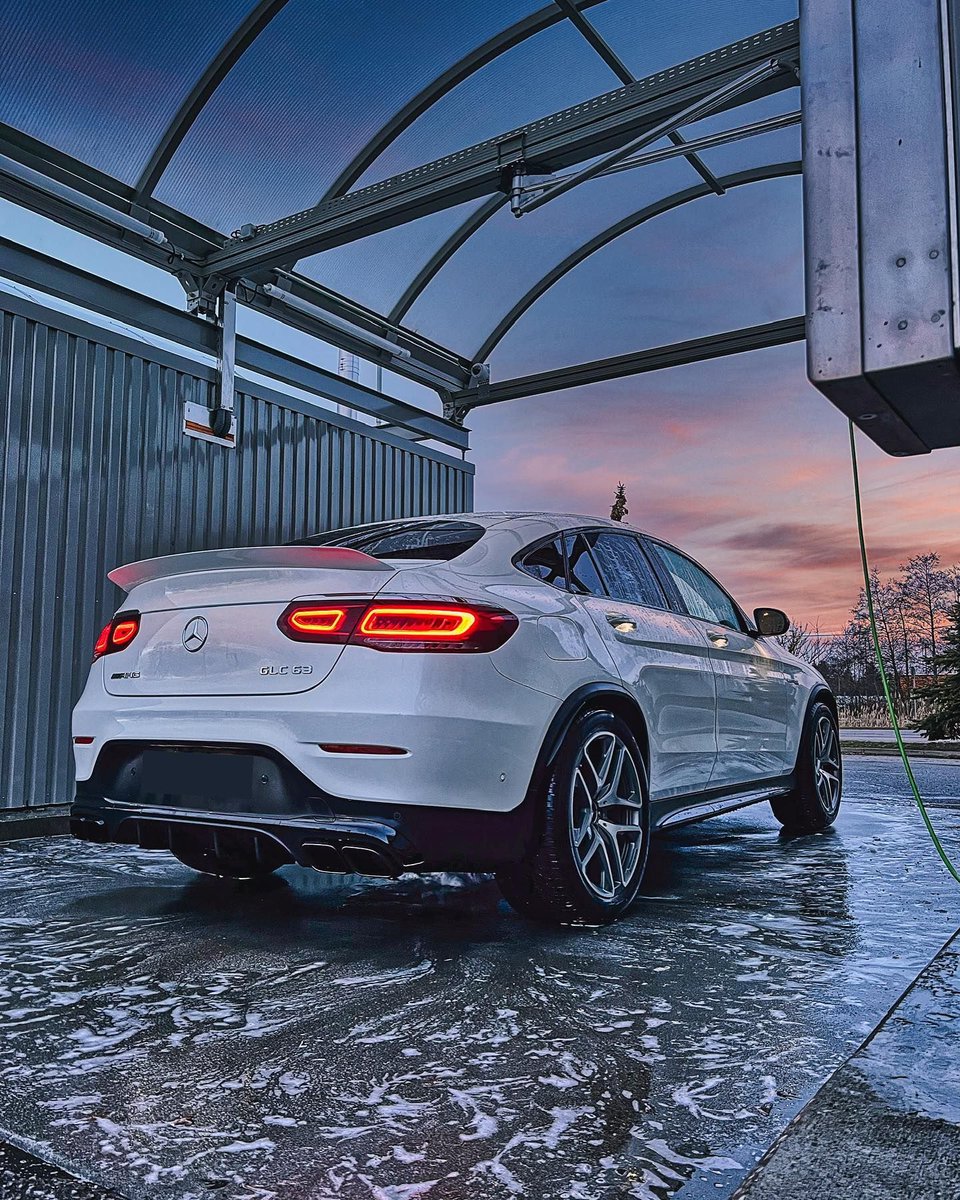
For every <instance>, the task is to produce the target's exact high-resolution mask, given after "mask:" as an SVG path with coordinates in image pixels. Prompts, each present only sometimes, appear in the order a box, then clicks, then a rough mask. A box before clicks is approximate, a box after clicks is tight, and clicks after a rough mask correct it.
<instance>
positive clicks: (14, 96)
mask: <svg viewBox="0 0 960 1200" xmlns="http://www.w3.org/2000/svg"><path fill="white" fill-rule="evenodd" d="M252 7H253V0H163V3H161V4H152V5H150V6H144V5H140V4H133V3H131V2H130V0H42V2H41V0H4V3H2V4H0V120H3V121H6V122H7V124H9V125H13V126H14V127H15V128H17V129H20V130H21V131H22V132H24V133H28V134H30V136H31V137H34V138H37V139H38V140H40V141H42V142H46V143H48V144H49V145H51V146H53V147H55V148H56V149H57V150H61V151H63V152H65V153H66V154H70V155H72V156H73V157H74V158H78V159H80V160H81V161H83V162H85V163H89V164H91V165H92V166H94V167H97V168H98V169H99V170H101V171H105V172H106V173H107V174H109V175H113V176H115V177H116V178H118V179H121V180H123V181H124V182H125V183H133V182H134V180H135V179H136V178H137V176H138V175H139V173H140V171H141V170H142V169H143V167H144V166H145V165H146V164H147V161H148V160H149V158H150V155H151V153H152V151H153V149H154V146H155V145H156V144H157V142H158V141H159V140H160V138H161V136H162V135H163V132H164V129H165V128H166V125H167V123H168V122H169V121H170V120H171V118H172V117H173V116H174V115H175V113H176V112H177V110H178V108H179V107H180V104H181V103H182V101H183V100H184V99H185V98H186V97H187V96H188V95H189V93H190V91H191V89H192V87H193V85H194V83H195V82H196V80H197V79H198V78H199V77H200V75H201V74H202V73H203V71H204V69H205V68H206V66H207V64H208V63H209V61H210V60H211V59H212V58H213V57H214V55H215V54H216V53H217V51H218V50H219V49H220V47H221V45H222V44H223V43H224V42H225V41H226V40H227V39H228V38H229V36H230V34H231V33H232V32H233V30H234V29H235V28H236V26H237V25H238V24H239V23H240V22H242V21H243V19H244V17H246V15H247V14H248V12H249V11H250V9H251V8H252Z"/></svg>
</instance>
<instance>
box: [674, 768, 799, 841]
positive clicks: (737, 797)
mask: <svg viewBox="0 0 960 1200" xmlns="http://www.w3.org/2000/svg"><path fill="white" fill-rule="evenodd" d="M793 786H794V780H793V776H792V775H786V776H784V777H783V778H781V779H770V780H763V781H762V782H761V783H755V784H750V785H748V786H746V787H739V788H736V789H734V790H729V791H721V792H715V793H700V794H699V795H698V796H671V797H670V799H669V800H665V801H662V802H660V804H657V803H655V804H654V806H653V813H652V816H653V828H654V830H655V831H657V830H661V829H678V828H679V827H680V826H682V825H693V824H694V823H695V822H697V821H706V820H707V819H708V818H710V817H718V816H720V815H721V814H722V813H731V812H736V811H737V809H738V808H748V807H749V806H750V805H751V804H762V803H763V801H765V800H772V799H773V798H774V797H775V796H785V795H787V793H788V792H790V791H791V790H792V789H793ZM661 805H662V806H663V807H664V808H666V807H667V805H669V808H668V809H667V811H666V812H663V813H662V815H660V814H658V813H657V809H658V808H659V807H661Z"/></svg>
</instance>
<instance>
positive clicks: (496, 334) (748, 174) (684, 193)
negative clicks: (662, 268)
mask: <svg viewBox="0 0 960 1200" xmlns="http://www.w3.org/2000/svg"><path fill="white" fill-rule="evenodd" d="M802 169H803V167H802V163H801V162H800V160H799V159H791V160H789V161H787V162H782V163H769V164H766V165H764V166H761V167H750V168H748V169H746V170H744V171H736V172H734V173H732V174H730V175H721V176H720V177H719V180H718V182H719V183H720V184H722V186H723V188H724V190H725V191H728V190H729V189H731V188H736V187H742V186H743V185H744V184H748V183H761V182H763V181H764V180H768V179H786V178H789V177H791V176H794V175H800V174H801V172H802ZM715 195H716V191H715V189H714V188H713V187H711V186H710V184H708V183H706V182H704V183H698V184H693V185H692V186H691V187H688V188H683V189H682V190H681V191H679V192H672V193H671V194H670V195H669V196H662V197H661V198H660V199H659V200H655V201H654V202H653V203H652V204H646V205H644V207H643V208H640V209H637V211H636V212H633V213H630V214H629V216H626V217H623V218H622V219H621V220H619V221H617V222H616V223H615V224H613V225H609V226H608V227H607V228H606V229H603V230H601V231H600V233H598V234H596V235H595V236H594V237H592V238H590V240H589V241H587V242H584V243H583V245H582V246H578V247H577V249H576V250H574V251H573V252H572V253H570V254H568V255H567V257H566V258H564V259H563V260H562V261H561V262H559V263H557V264H556V266H554V267H552V268H551V269H550V270H549V271H548V272H547V273H546V274H545V275H543V276H541V278H540V279H539V280H537V282H536V283H535V284H534V285H533V287H532V288H529V289H528V290H527V291H526V292H525V293H524V295H523V296H521V297H520V299H519V300H518V301H517V302H516V304H514V305H513V307H512V308H511V309H510V311H509V312H508V313H506V315H505V316H504V317H503V318H502V319H501V320H500V321H499V322H498V323H497V325H496V326H495V327H494V328H493V330H492V331H491V332H490V333H489V334H488V335H487V337H486V338H485V340H484V341H483V343H482V345H481V346H480V347H479V349H478V350H477V352H476V354H475V355H474V356H473V361H474V362H485V361H486V359H487V358H488V357H489V356H490V354H491V353H492V352H493V351H494V350H495V349H496V347H497V346H498V345H499V343H500V342H501V341H502V340H503V338H504V337H506V335H507V334H508V333H509V332H510V330H511V329H512V328H513V326H514V325H516V323H517V321H519V320H520V318H521V317H522V316H523V315H524V313H526V312H527V311H528V310H529V309H530V308H532V307H533V305H534V304H536V302H537V301H538V300H539V299H540V298H541V297H542V296H543V295H545V293H546V292H548V291H549V290H550V288H552V287H553V285H554V284H555V283H558V282H559V281H560V280H561V279H562V278H563V277H564V276H565V275H567V274H569V272H570V271H572V270H573V269H574V267H577V266H579V265H580V263H582V262H584V261H585V260H586V259H587V258H589V257H590V256H591V255H592V254H596V252H597V251H598V250H602V249H603V248H604V246H608V245H609V244H610V243H611V242H613V241H615V240H616V239H617V238H618V237H622V236H623V234H625V233H629V232H630V231H631V230H632V229H636V228H638V226H640V225H643V224H644V223H645V222H647V221H650V220H652V219H653V218H654V217H659V216H662V215H663V214H664V213H667V212H670V211H672V210H673V209H675V208H679V207H681V205H684V204H689V203H690V202H691V201H693V200H699V199H701V198H702V197H704V196H715Z"/></svg>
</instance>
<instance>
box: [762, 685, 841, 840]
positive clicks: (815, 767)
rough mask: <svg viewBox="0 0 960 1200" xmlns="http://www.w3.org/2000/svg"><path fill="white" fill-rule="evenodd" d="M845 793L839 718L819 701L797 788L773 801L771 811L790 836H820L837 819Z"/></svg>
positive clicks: (803, 742) (806, 733)
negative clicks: (816, 834)
mask: <svg viewBox="0 0 960 1200" xmlns="http://www.w3.org/2000/svg"><path fill="white" fill-rule="evenodd" d="M842 791H843V760H842V758H841V755H840V729H839V727H838V725H837V718H836V717H835V716H834V715H833V710H832V709H831V708H830V706H829V705H828V704H825V703H824V702H823V701H822V700H817V701H815V702H814V703H813V704H812V705H811V706H810V710H809V712H808V713H807V717H806V720H805V721H804V725H803V734H802V736H801V738H800V752H799V754H798V755H797V769H796V784H795V786H794V788H793V790H792V791H791V792H789V793H788V794H787V795H785V796H778V797H777V798H776V799H774V800H771V801H770V807H771V808H772V809H773V815H774V816H775V817H776V818H777V820H778V821H779V822H780V824H781V825H782V826H783V827H784V829H786V830H788V831H789V832H790V833H819V832H821V830H824V829H828V828H829V827H830V826H831V825H832V824H833V823H834V821H835V820H836V819H837V813H838V812H839V811H840V797H841V793H842Z"/></svg>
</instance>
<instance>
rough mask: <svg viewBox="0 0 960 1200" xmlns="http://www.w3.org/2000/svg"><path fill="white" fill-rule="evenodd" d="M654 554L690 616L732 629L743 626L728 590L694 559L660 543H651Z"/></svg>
mask: <svg viewBox="0 0 960 1200" xmlns="http://www.w3.org/2000/svg"><path fill="white" fill-rule="evenodd" d="M651 546H652V549H653V552H654V554H656V555H657V557H658V558H659V559H660V561H661V562H662V563H663V565H664V567H665V568H666V570H667V571H668V572H669V573H670V577H671V579H672V580H673V582H674V583H675V584H676V585H677V591H678V592H679V593H680V598H681V599H682V600H683V603H684V606H685V607H686V610H687V612H688V613H689V614H690V616H691V617H701V618H702V619H703V620H704V621H715V622H716V623H717V624H718V625H727V626H729V627H730V628H731V629H739V628H740V617H739V615H738V613H737V610H736V608H735V607H734V604H733V601H732V600H731V599H730V597H729V596H728V595H727V593H726V592H725V591H724V590H723V589H722V588H721V587H720V586H719V585H718V584H716V583H714V582H713V580H712V579H711V578H710V576H709V575H707V574H706V572H705V571H703V570H702V569H701V568H700V567H698V566H697V564H696V563H695V562H691V561H690V559H689V558H687V557H686V556H685V555H683V554H680V553H679V552H678V551H676V550H671V549H669V547H667V546H661V545H660V544H659V543H658V542H652V543H651Z"/></svg>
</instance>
